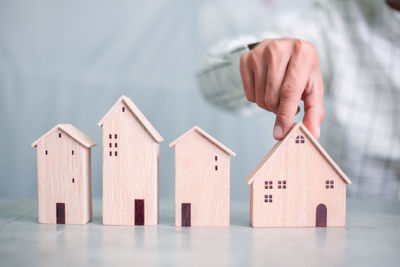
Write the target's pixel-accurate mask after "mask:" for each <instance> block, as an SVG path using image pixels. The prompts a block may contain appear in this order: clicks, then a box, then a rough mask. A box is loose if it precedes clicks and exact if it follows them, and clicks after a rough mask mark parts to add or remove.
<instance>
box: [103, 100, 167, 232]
mask: <svg viewBox="0 0 400 267" xmlns="http://www.w3.org/2000/svg"><path fill="white" fill-rule="evenodd" d="M125 98H126V97H125ZM122 100H123V99H121V98H120V99H119V100H118V101H117V103H116V104H115V105H114V106H113V108H112V109H111V111H109V112H108V113H107V116H105V118H103V119H102V121H101V125H102V126H103V223H104V224H107V225H134V224H135V199H143V200H144V225H155V224H157V223H158V205H159V203H158V179H159V178H158V165H159V141H157V140H162V139H160V138H161V136H160V138H158V137H157V138H158V139H157V140H155V138H154V136H153V135H152V134H150V133H149V131H148V127H144V125H143V122H142V121H141V120H140V119H139V118H138V117H137V116H136V115H135V114H134V113H133V112H132V111H131V109H130V108H129V107H128V105H127V104H126V101H122ZM141 119H143V118H141ZM146 121H147V120H146ZM99 124H100V123H99Z"/></svg>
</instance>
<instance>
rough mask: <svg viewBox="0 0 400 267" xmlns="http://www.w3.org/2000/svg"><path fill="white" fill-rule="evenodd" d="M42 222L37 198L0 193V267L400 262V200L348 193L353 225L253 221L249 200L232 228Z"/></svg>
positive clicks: (169, 210)
mask: <svg viewBox="0 0 400 267" xmlns="http://www.w3.org/2000/svg"><path fill="white" fill-rule="evenodd" d="M160 203H161V205H160V206H161V210H160V224H159V225H158V226H146V227H143V226H139V227H133V226H132V227H130V226H103V225H102V224H101V201H100V199H96V200H95V201H94V219H93V221H92V222H90V223H89V224H87V225H45V224H38V223H37V212H36V207H37V206H36V200H31V201H28V200H25V201H22V200H14V201H13V200H0V266H80V265H91V266H276V265H295V266H331V265H332V266H335V265H337V266H350V265H351V266H366V265H367V266H400V259H399V257H400V230H399V226H400V201H399V200H382V199H374V198H365V199H360V198H356V199H349V200H348V205H347V206H348V207H347V208H348V211H347V226H346V228H257V229H256V228H251V227H250V226H249V223H248V218H249V216H248V203H244V202H232V203H231V226H230V227H229V228H195V227H193V228H180V227H174V225H173V223H174V218H173V203H172V202H171V201H160Z"/></svg>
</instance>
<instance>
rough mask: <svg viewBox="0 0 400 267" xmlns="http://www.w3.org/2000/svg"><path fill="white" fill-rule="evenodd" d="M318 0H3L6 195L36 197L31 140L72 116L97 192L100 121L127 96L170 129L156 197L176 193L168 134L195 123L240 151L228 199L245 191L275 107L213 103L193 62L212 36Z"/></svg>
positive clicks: (1, 148) (0, 51) (0, 53)
mask: <svg viewBox="0 0 400 267" xmlns="http://www.w3.org/2000/svg"><path fill="white" fill-rule="evenodd" d="M309 4H310V1H294V0H284V1H282V0H280V1H279V2H278V1H276V2H275V1H272V0H264V1H260V0H249V1H228V0H217V1H211V0H207V1H184V0H175V1H173V0H158V1H49V0H42V1H14V0H7V1H6V0H1V1H0V125H1V131H0V171H1V178H0V197H11V198H19V197H27V198H29V197H35V196H36V195H37V192H36V190H37V185H36V151H35V149H32V148H31V147H30V144H31V143H32V142H33V141H34V140H36V139H37V138H38V137H40V136H41V135H42V134H44V133H45V132H46V131H48V130H49V129H50V128H51V127H53V126H54V125H55V124H57V123H72V124H73V125H75V126H76V127H77V128H79V129H80V130H81V131H83V132H84V133H86V134H87V135H88V136H89V137H91V138H92V139H93V140H95V141H96V142H97V143H98V145H97V146H96V147H94V148H93V149H92V156H93V160H92V170H93V177H92V180H93V194H94V196H101V143H100V142H101V134H102V131H101V130H102V129H101V128H100V127H98V126H97V122H98V121H99V120H100V119H101V117H102V116H103V115H104V114H105V113H106V112H107V110H108V109H109V108H110V107H111V106H112V105H113V104H114V102H115V101H116V100H117V99H118V97H119V96H120V95H121V94H125V95H127V96H129V97H130V98H131V99H132V100H133V101H134V102H135V103H136V105H137V106H138V107H139V108H140V109H141V110H142V112H143V113H144V114H145V115H146V116H147V118H148V119H149V120H150V122H151V123H152V124H153V125H154V127H155V128H156V129H157V130H158V131H159V132H160V134H161V135H162V136H163V137H164V139H165V142H163V143H162V144H161V155H160V197H162V198H173V196H174V192H173V190H174V169H173V166H174V151H173V149H169V147H168V144H169V143H170V142H171V141H173V140H174V139H175V138H176V137H178V136H179V135H181V134H182V133H183V132H185V131H186V130H188V129H189V128H191V127H192V126H193V125H198V126H200V127H201V128H203V129H204V130H205V131H207V132H208V133H210V134H211V135H213V136H214V137H215V138H217V139H218V140H219V141H221V142H222V143H224V144H225V145H226V146H228V147H229V148H230V149H232V150H233V151H235V152H236V153H237V156H236V157H234V158H232V161H231V198H232V199H236V200H247V199H248V186H247V184H246V183H245V182H244V179H245V177H246V176H247V175H248V173H249V172H250V171H251V170H252V169H253V168H254V167H255V166H256V165H257V163H258V162H259V161H260V159H261V158H262V157H263V156H264V155H265V153H267V152H268V150H269V149H270V148H271V147H272V145H273V144H274V140H273V139H272V126H273V120H274V116H273V115H272V114H267V113H265V115H260V116H257V117H251V118H243V117H238V115H235V114H229V113H226V112H223V111H220V110H218V109H216V108H215V107H212V106H210V105H209V104H208V103H206V102H205V101H204V99H203V98H202V96H201V95H200V93H199V90H198V87H197V84H196V79H195V71H196V68H197V67H198V64H199V62H200V60H201V59H202V57H204V56H205V54H206V52H207V50H208V49H209V48H210V46H211V45H213V44H216V43H217V42H218V41H221V40H223V39H229V38H234V37H237V36H239V35H241V34H248V33H257V32H261V31H263V30H265V29H266V27H267V25H268V24H269V23H272V22H273V20H274V16H276V15H277V14H281V13H282V12H284V11H293V10H299V9H304V8H307V7H308V6H309Z"/></svg>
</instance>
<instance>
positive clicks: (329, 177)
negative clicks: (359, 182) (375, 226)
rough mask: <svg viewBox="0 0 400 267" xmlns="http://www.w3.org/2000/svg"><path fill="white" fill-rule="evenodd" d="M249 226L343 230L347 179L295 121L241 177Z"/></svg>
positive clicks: (300, 124)
mask: <svg viewBox="0 0 400 267" xmlns="http://www.w3.org/2000/svg"><path fill="white" fill-rule="evenodd" d="M246 182H247V183H248V184H249V185H250V224H251V225H252V226H253V227H306V226H320V227H325V226H345V224H346V186H347V184H350V183H351V181H350V180H349V178H347V176H346V175H345V174H344V173H343V171H342V170H341V169H340V168H339V167H338V166H337V165H336V163H335V162H334V161H333V160H332V158H331V157H330V156H329V155H328V153H327V152H326V151H325V150H324V149H323V148H322V146H321V145H320V144H319V143H318V141H317V140H315V139H314V137H313V136H312V135H311V134H310V132H309V131H308V130H307V128H306V127H305V126H304V125H303V124H302V123H301V122H299V123H297V124H296V125H295V126H294V127H293V128H292V129H291V131H290V132H289V133H288V134H287V135H286V137H285V138H284V139H283V140H281V141H280V142H278V143H277V144H276V145H275V146H274V147H273V148H272V149H271V151H270V152H269V153H268V154H267V155H266V156H265V157H264V158H263V160H262V161H261V162H260V163H259V164H258V166H257V167H256V168H255V169H254V170H253V171H252V172H251V173H250V175H249V176H248V177H247V178H246Z"/></svg>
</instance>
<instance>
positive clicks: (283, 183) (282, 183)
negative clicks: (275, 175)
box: [278, 180, 286, 189]
mask: <svg viewBox="0 0 400 267" xmlns="http://www.w3.org/2000/svg"><path fill="white" fill-rule="evenodd" d="M278 189H286V180H282V181H278Z"/></svg>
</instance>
